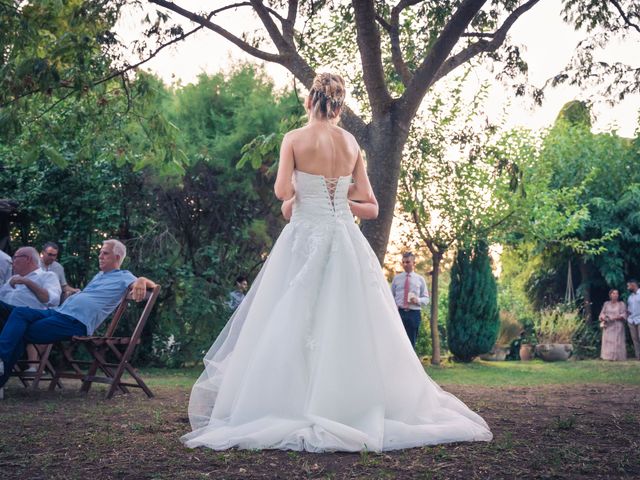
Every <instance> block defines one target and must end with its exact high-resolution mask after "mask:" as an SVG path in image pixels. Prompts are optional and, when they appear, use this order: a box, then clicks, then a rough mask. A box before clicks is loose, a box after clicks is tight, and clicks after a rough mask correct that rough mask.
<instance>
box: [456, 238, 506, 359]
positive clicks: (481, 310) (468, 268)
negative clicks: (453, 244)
mask: <svg viewBox="0 0 640 480" xmlns="http://www.w3.org/2000/svg"><path fill="white" fill-rule="evenodd" d="M499 327H500V317H499V314H498V292H497V286H496V279H495V277H494V276H493V272H492V271H491V261H490V258H489V248H488V245H487V243H486V242H484V241H482V242H479V243H478V244H477V245H475V246H474V247H472V248H460V249H458V252H457V255H456V259H455V262H454V264H453V268H452V270H451V283H450V285H449V315H448V317H447V338H448V343H449V350H450V351H451V353H453V355H454V358H455V359H456V360H459V361H462V362H470V361H471V360H473V358H474V357H476V356H478V355H480V354H482V353H487V352H489V351H491V349H492V348H493V345H494V343H495V341H496V338H497V336H498V329H499Z"/></svg>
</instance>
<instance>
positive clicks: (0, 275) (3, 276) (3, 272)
mask: <svg viewBox="0 0 640 480" xmlns="http://www.w3.org/2000/svg"><path fill="white" fill-rule="evenodd" d="M9 278H11V257H10V256H9V255H7V254H6V253H4V252H3V251H2V250H0V285H4V284H5V283H6V282H7V280H9Z"/></svg>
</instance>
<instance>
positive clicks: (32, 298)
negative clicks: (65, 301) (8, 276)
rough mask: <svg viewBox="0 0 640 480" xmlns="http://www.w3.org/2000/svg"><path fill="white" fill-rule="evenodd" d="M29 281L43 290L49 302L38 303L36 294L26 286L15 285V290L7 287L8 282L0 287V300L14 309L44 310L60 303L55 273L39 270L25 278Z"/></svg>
mask: <svg viewBox="0 0 640 480" xmlns="http://www.w3.org/2000/svg"><path fill="white" fill-rule="evenodd" d="M25 278H28V279H29V280H33V281H34V282H35V283H36V284H37V285H38V286H40V287H42V288H44V289H45V290H46V291H47V292H48V293H49V301H48V302H46V303H42V302H40V300H38V297H36V294H35V293H33V292H32V291H31V289H30V288H29V287H27V286H26V285H22V284H20V285H16V286H15V288H14V287H12V286H11V285H9V281H8V280H7V282H6V283H5V284H4V285H3V286H2V287H0V300H2V301H3V302H4V303H8V304H9V305H13V306H14V307H31V308H37V309H45V308H49V307H55V306H56V305H58V304H59V303H60V294H61V293H62V289H61V288H60V282H59V281H58V277H57V276H56V274H55V273H52V272H45V271H43V270H41V269H39V268H37V269H36V270H34V271H33V272H31V273H29V274H28V275H26V276H25Z"/></svg>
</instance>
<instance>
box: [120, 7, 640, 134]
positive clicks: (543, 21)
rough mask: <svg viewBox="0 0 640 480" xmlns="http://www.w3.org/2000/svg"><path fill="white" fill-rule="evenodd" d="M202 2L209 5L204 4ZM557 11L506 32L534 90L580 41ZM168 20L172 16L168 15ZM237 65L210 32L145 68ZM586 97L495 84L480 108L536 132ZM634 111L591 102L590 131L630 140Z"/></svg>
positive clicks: (227, 20) (186, 72)
mask: <svg viewBox="0 0 640 480" xmlns="http://www.w3.org/2000/svg"><path fill="white" fill-rule="evenodd" d="M176 3H178V4H179V5H180V6H182V7H184V8H187V9H190V10H192V11H198V10H199V9H201V8H202V5H203V2H201V1H194V0H188V1H178V2H176ZM206 3H207V5H209V2H206ZM211 5H213V2H212V3H211ZM560 8H561V7H560V0H542V1H541V2H540V3H539V4H538V5H536V6H535V7H534V8H533V9H532V10H531V11H530V12H528V13H527V14H525V15H523V16H522V17H521V18H520V19H519V20H518V21H517V23H516V24H515V25H514V27H513V28H512V29H511V38H512V43H515V44H520V45H523V46H524V52H523V57H524V58H525V60H527V62H528V64H529V81H530V82H531V83H532V84H533V85H535V86H538V87H540V86H542V85H543V84H544V83H545V81H546V80H547V79H549V78H550V77H552V76H553V75H554V74H556V73H558V72H559V71H560V70H561V69H562V67H563V66H564V65H566V64H567V63H568V61H569V60H570V58H571V56H572V54H573V52H574V49H575V46H576V44H577V43H578V41H579V40H580V39H581V38H582V37H583V36H584V33H582V32H576V31H574V30H573V28H572V27H571V26H569V25H566V24H565V23H564V22H563V21H562V19H561V15H560ZM248 10H249V9H244V10H242V11H243V12H248ZM140 18H141V14H140V13H139V12H137V13H132V14H131V15H128V16H127V17H126V18H125V19H123V20H122V22H121V26H120V28H119V32H120V35H121V37H122V39H124V40H131V39H134V38H136V37H137V36H138V35H139V34H138V30H139V25H140V23H139V20H140ZM173 18H177V16H176V15H173ZM216 19H217V22H218V23H219V24H221V25H223V26H224V27H225V28H227V29H228V30H230V31H232V32H234V33H237V34H239V33H240V32H242V31H243V29H246V28H248V29H252V28H258V27H259V23H258V21H257V20H256V19H254V18H251V16H250V15H247V14H240V13H237V12H228V13H224V14H222V15H219V16H217V17H216ZM182 24H183V25H184V27H185V29H190V28H192V25H193V24H192V23H190V22H189V21H188V20H184V21H183V22H182ZM638 51H640V35H636V36H635V37H634V38H633V40H631V39H629V40H626V41H625V42H623V43H617V44H614V45H612V46H611V47H609V48H608V49H607V50H606V51H605V52H604V53H603V58H607V59H608V60H611V59H617V60H620V61H625V62H627V63H630V64H632V65H633V64H634V63H636V64H637V59H638V56H637V54H635V55H634V52H638ZM605 56H606V57H605ZM239 60H251V61H256V60H255V59H254V58H253V57H250V56H248V55H246V54H244V52H242V51H241V50H240V49H238V48H237V47H235V46H234V45H232V44H231V43H229V42H228V41H226V40H225V39H223V38H221V37H220V36H218V35H216V34H215V33H213V32H211V31H208V30H203V31H201V32H198V33H197V34H195V35H194V36H192V37H190V38H188V39H187V40H186V41H184V42H181V43H180V44H178V45H177V46H175V47H170V48H169V49H166V50H165V51H163V52H161V53H160V54H159V55H158V57H156V58H155V59H153V60H152V61H150V62H148V63H147V64H146V68H147V69H148V70H150V71H152V72H154V73H156V74H157V75H159V76H160V77H161V78H162V79H163V80H164V81H165V82H166V83H175V82H177V81H180V82H181V83H182V84H187V83H191V82H194V81H195V80H196V78H197V76H198V75H199V74H200V73H203V72H204V73H208V74H214V73H217V72H219V71H224V70H227V69H228V68H229V66H230V65H231V64H233V63H234V62H237V61H239ZM265 68H266V71H267V73H268V74H269V75H270V76H271V77H272V78H273V79H274V81H275V82H276V84H277V85H279V86H285V85H288V86H291V85H293V81H292V76H291V75H290V74H289V73H288V71H287V70H286V69H284V67H281V66H279V65H274V64H266V65H265ZM472 75H474V76H475V77H476V79H477V81H478V82H481V81H482V80H484V79H490V78H491V77H490V76H489V74H488V73H487V71H486V70H483V69H482V68H480V69H476V70H474V73H473V74H472ZM591 98H593V92H589V91H580V90H579V89H578V88H576V87H569V86H562V87H558V88H554V89H547V90H546V91H545V101H544V102H543V105H542V106H541V107H536V106H534V105H533V103H532V101H531V100H530V99H529V98H521V97H519V98H516V97H515V96H514V95H513V94H512V93H511V92H510V91H509V90H508V89H505V88H504V87H503V86H501V85H497V84H496V85H495V86H494V87H493V88H492V89H491V91H490V96H489V99H488V102H487V106H486V108H487V111H488V114H489V116H490V117H491V116H493V117H498V116H500V115H503V113H502V112H503V111H504V112H505V113H504V115H506V116H505V126H506V127H516V126H521V127H527V128H533V129H538V128H544V127H546V126H549V125H550V124H551V123H552V122H553V121H554V119H555V117H556V116H557V113H558V111H559V110H560V108H561V107H562V105H563V104H564V103H566V102H568V101H570V100H576V99H577V100H589V99H591ZM639 110H640V96H638V95H635V96H632V97H628V98H627V99H625V100H624V101H622V102H620V103H618V104H617V105H615V106H613V107H612V106H610V105H608V104H606V102H603V101H596V102H595V104H594V108H593V110H592V112H593V114H594V116H595V121H594V130H595V131H605V130H610V129H615V130H617V131H618V133H619V134H621V135H623V136H627V137H631V136H634V132H635V131H636V129H637V126H638V122H637V121H638V111H639Z"/></svg>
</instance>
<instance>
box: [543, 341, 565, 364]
mask: <svg viewBox="0 0 640 480" xmlns="http://www.w3.org/2000/svg"><path fill="white" fill-rule="evenodd" d="M572 353H573V345H571V344H570V343H542V344H540V345H536V354H537V355H538V356H539V357H540V358H542V360H544V361H545V362H562V361H564V360H567V359H568V358H569V357H570V356H571V354H572Z"/></svg>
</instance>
